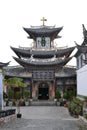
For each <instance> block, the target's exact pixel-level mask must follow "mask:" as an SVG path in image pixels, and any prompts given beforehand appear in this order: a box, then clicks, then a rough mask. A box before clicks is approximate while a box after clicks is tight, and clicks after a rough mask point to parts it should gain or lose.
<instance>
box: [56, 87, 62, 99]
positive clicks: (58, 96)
mask: <svg viewBox="0 0 87 130" xmlns="http://www.w3.org/2000/svg"><path fill="white" fill-rule="evenodd" d="M55 98H57V99H59V98H61V93H60V91H59V90H58V89H56V91H55Z"/></svg>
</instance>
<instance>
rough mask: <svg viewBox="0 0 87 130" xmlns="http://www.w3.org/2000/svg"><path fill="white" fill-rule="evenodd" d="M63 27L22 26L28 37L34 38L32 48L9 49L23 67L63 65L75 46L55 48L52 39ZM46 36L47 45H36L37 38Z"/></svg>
mask: <svg viewBox="0 0 87 130" xmlns="http://www.w3.org/2000/svg"><path fill="white" fill-rule="evenodd" d="M62 28H63V27H59V28H56V27H55V26H45V25H44V26H37V27H35V26H31V28H24V30H25V31H26V32H27V33H28V35H29V36H28V38H31V39H33V40H34V46H33V47H32V48H14V47H11V49H12V50H13V51H14V52H15V53H16V55H17V56H18V57H13V58H14V59H15V60H16V61H17V62H18V63H19V64H20V65H21V66H23V67H25V68H34V67H38V66H44V67H47V66H53V67H59V66H64V65H66V63H68V62H69V61H70V60H71V59H72V57H69V56H70V54H71V53H72V51H73V50H74V48H75V47H70V48H65V49H64V48H63V49H60V48H56V49H55V47H54V46H53V40H54V39H56V38H59V37H60V36H59V35H58V34H59V32H60V31H61V30H62ZM38 37H39V38H40V37H41V38H42V37H46V38H49V39H50V43H49V44H50V45H49V47H47V48H46V47H44V46H42V47H37V44H38V43H37V38H38Z"/></svg>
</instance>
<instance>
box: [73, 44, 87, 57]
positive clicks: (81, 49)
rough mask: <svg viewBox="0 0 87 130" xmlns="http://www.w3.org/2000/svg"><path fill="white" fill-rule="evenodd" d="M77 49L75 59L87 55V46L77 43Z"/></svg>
mask: <svg viewBox="0 0 87 130" xmlns="http://www.w3.org/2000/svg"><path fill="white" fill-rule="evenodd" d="M76 47H77V49H78V51H77V52H76V54H75V57H77V56H79V55H80V54H81V53H87V46H86V45H78V44H77V43H76Z"/></svg>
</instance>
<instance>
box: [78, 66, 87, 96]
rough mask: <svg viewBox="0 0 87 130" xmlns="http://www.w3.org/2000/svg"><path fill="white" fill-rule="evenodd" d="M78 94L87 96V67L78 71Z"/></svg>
mask: <svg viewBox="0 0 87 130" xmlns="http://www.w3.org/2000/svg"><path fill="white" fill-rule="evenodd" d="M77 94H78V95H82V96H87V65H85V66H83V67H82V68H81V69H79V70H77Z"/></svg>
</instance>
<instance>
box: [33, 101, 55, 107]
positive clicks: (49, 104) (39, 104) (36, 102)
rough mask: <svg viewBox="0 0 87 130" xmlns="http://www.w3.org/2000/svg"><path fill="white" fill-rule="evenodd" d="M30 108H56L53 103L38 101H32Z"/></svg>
mask: <svg viewBox="0 0 87 130" xmlns="http://www.w3.org/2000/svg"><path fill="white" fill-rule="evenodd" d="M31 106H56V103H55V101H49V100H38V101H32V102H31Z"/></svg>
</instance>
